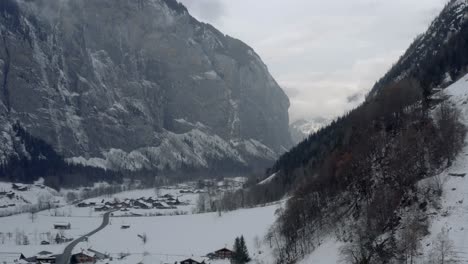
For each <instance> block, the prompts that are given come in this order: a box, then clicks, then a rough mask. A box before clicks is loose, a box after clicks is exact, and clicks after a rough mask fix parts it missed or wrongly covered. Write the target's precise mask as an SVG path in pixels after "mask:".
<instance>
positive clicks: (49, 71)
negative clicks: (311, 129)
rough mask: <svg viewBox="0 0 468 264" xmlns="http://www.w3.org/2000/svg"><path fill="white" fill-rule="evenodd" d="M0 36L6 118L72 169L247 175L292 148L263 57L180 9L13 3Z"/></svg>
mask: <svg viewBox="0 0 468 264" xmlns="http://www.w3.org/2000/svg"><path fill="white" fill-rule="evenodd" d="M0 28H1V32H2V34H1V38H0V42H2V44H3V45H4V47H5V48H4V49H3V50H0V66H1V67H0V68H3V71H2V72H1V73H0V80H3V86H2V93H0V99H1V102H2V110H1V113H0V114H1V116H2V120H3V121H4V122H6V123H8V122H9V123H14V122H16V121H19V122H20V123H21V124H22V126H23V127H24V128H25V129H26V130H27V131H28V132H30V133H31V134H32V135H33V136H35V137H38V138H41V139H43V140H45V141H46V142H48V143H50V144H51V145H52V146H53V147H54V148H55V149H56V150H57V151H58V152H59V153H61V154H62V155H63V156H64V157H65V158H67V159H68V160H69V161H70V162H75V161H77V162H78V163H80V164H85V165H99V166H105V167H106V168H109V169H117V170H119V169H125V170H140V169H146V170H151V169H154V170H165V169H169V170H174V171H176V170H179V169H181V168H183V167H194V168H206V169H209V168H210V167H211V166H215V165H216V163H222V162H224V161H225V162H228V163H230V164H231V165H230V167H239V168H249V167H255V166H258V167H262V166H263V164H266V163H269V162H272V161H273V160H274V159H275V158H276V157H277V156H278V155H279V154H280V153H282V152H283V151H285V150H286V149H288V148H289V147H290V145H291V139H290V136H289V131H288V108H289V100H288V98H287V96H286V95H285V93H284V92H283V91H282V89H281V88H280V87H279V85H278V84H277V83H276V81H275V80H274V79H273V77H272V76H271V75H270V74H269V72H268V69H267V67H266V65H265V64H264V63H263V62H262V61H261V59H260V57H259V56H258V55H257V54H256V53H255V52H254V51H253V49H252V48H250V47H248V46H247V45H246V44H245V43H243V42H242V41H240V40H237V39H234V38H232V37H229V36H225V35H224V34H222V33H221V32H220V31H218V30H217V29H215V28H214V27H212V26H211V25H209V24H205V23H201V22H198V21H197V20H196V19H195V18H193V17H192V16H190V14H189V13H188V11H187V9H186V8H185V7H184V6H183V5H182V4H180V3H178V2H177V1H175V0H139V1H132V2H128V1H123V0H118V1H112V4H111V2H110V1H97V0H92V1H81V0H79V1H57V2H55V1H54V2H50V1H45V0H33V1H31V0H6V1H2V3H1V4H0ZM12 87H15V88H14V89H12ZM96 161H99V162H96Z"/></svg>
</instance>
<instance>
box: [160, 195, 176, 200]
mask: <svg viewBox="0 0 468 264" xmlns="http://www.w3.org/2000/svg"><path fill="white" fill-rule="evenodd" d="M162 198H165V199H170V198H172V199H174V196H172V195H170V194H165V195H163V196H162Z"/></svg>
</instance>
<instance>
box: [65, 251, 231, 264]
mask: <svg viewBox="0 0 468 264" xmlns="http://www.w3.org/2000/svg"><path fill="white" fill-rule="evenodd" d="M233 256H234V252H233V251H231V250H229V249H227V248H222V249H220V250H217V251H215V252H213V253H209V254H208V255H207V256H206V257H203V258H196V257H192V258H188V259H185V260H182V261H179V262H176V263H177V264H208V263H207V261H209V260H222V259H224V260H226V259H227V260H230V259H232V257H233ZM105 259H111V257H110V255H107V254H103V253H100V252H98V251H96V250H92V249H88V250H82V251H81V252H79V253H77V254H74V255H72V258H71V260H72V263H74V264H90V263H96V262H97V261H99V260H105Z"/></svg>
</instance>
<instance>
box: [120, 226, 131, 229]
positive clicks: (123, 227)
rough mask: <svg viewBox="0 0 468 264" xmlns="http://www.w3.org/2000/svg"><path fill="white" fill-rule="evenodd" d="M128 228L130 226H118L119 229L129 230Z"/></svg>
mask: <svg viewBox="0 0 468 264" xmlns="http://www.w3.org/2000/svg"><path fill="white" fill-rule="evenodd" d="M129 228H130V225H121V226H120V229H129Z"/></svg>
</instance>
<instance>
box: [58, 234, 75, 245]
mask: <svg viewBox="0 0 468 264" xmlns="http://www.w3.org/2000/svg"><path fill="white" fill-rule="evenodd" d="M70 241H73V238H66V237H65V236H63V235H60V234H57V235H56V236H55V243H57V244H62V243H67V242H70Z"/></svg>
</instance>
